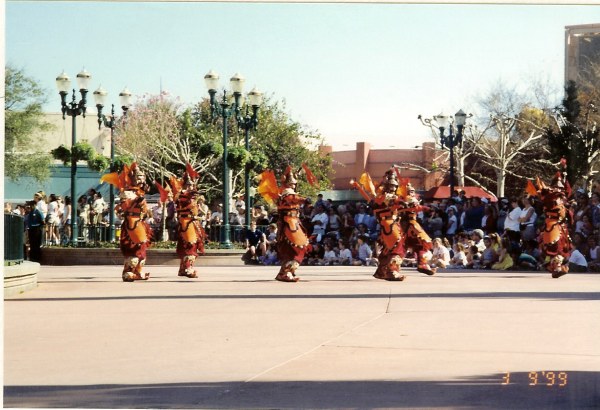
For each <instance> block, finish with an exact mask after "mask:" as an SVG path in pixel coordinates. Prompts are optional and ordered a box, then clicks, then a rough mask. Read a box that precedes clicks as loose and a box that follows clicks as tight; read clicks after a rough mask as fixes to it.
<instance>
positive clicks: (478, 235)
mask: <svg viewBox="0 0 600 410" xmlns="http://www.w3.org/2000/svg"><path fill="white" fill-rule="evenodd" d="M484 236H485V235H484V234H483V231H482V230H481V229H474V230H473V232H471V240H472V241H473V245H475V246H477V249H478V250H479V252H483V250H484V249H485V244H484V243H483V237H484Z"/></svg>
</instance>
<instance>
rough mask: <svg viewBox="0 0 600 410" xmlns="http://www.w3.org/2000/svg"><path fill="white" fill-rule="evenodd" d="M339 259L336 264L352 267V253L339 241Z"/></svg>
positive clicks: (344, 243)
mask: <svg viewBox="0 0 600 410" xmlns="http://www.w3.org/2000/svg"><path fill="white" fill-rule="evenodd" d="M339 247H340V252H339V257H338V263H339V264H340V265H352V251H351V250H350V249H348V245H347V244H346V242H344V241H339Z"/></svg>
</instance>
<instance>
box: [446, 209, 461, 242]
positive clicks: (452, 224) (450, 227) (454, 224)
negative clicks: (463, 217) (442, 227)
mask: <svg viewBox="0 0 600 410" xmlns="http://www.w3.org/2000/svg"><path fill="white" fill-rule="evenodd" d="M457 229H458V219H457V218H456V207H454V206H450V207H449V208H448V223H447V225H446V238H448V241H449V242H450V243H452V242H454V235H456V230H457Z"/></svg>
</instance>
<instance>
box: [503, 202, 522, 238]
mask: <svg viewBox="0 0 600 410" xmlns="http://www.w3.org/2000/svg"><path fill="white" fill-rule="evenodd" d="M520 217H521V208H520V207H519V201H518V200H517V198H511V199H510V212H509V213H508V214H507V215H506V219H505V220H504V231H505V232H506V234H507V235H508V237H509V239H510V240H511V242H514V243H519V241H520V240H521V232H520V222H519V218H520Z"/></svg>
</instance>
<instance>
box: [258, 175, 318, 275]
mask: <svg viewBox="0 0 600 410" xmlns="http://www.w3.org/2000/svg"><path fill="white" fill-rule="evenodd" d="M305 171H306V173H307V177H308V179H309V182H311V180H312V181H313V182H316V181H315V180H314V176H313V175H312V173H310V171H309V170H308V169H307V168H306V167H305ZM281 182H282V186H281V189H279V188H278V187H277V180H276V179H275V174H273V172H272V171H265V172H263V173H262V174H261V183H260V185H259V187H258V192H259V193H260V194H261V195H262V196H263V197H264V198H265V199H266V200H267V202H269V203H275V201H276V204H277V212H278V215H279V219H278V221H277V256H278V257H279V260H280V261H281V269H280V270H279V273H278V274H277V276H276V277H275V279H276V280H279V281H282V282H297V281H298V280H299V279H300V278H298V277H297V276H296V273H295V272H296V269H298V267H299V266H300V263H301V262H302V260H303V259H304V254H305V253H306V249H307V246H308V237H307V235H306V229H305V228H304V226H303V225H302V223H301V222H300V205H301V204H302V203H304V201H305V199H306V198H304V197H303V196H300V195H298V194H297V193H296V191H295V189H296V183H297V182H298V181H297V180H296V178H295V177H294V173H293V172H292V170H291V168H290V167H289V166H288V167H287V170H286V172H285V174H284V175H283V177H282V181H281Z"/></svg>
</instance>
